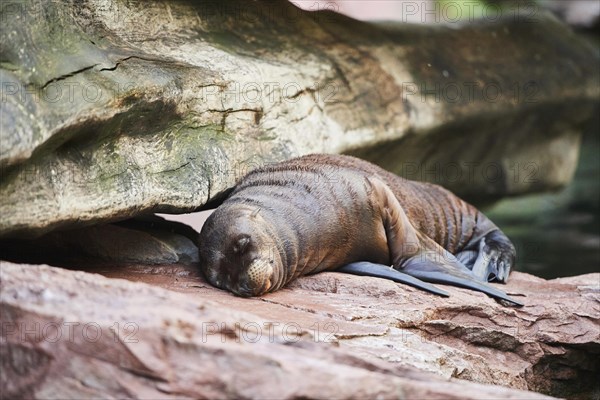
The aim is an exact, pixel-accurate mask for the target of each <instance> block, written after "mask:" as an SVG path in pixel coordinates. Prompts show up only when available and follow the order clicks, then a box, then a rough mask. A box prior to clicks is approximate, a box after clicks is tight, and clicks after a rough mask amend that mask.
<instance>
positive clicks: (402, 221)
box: [367, 178, 523, 306]
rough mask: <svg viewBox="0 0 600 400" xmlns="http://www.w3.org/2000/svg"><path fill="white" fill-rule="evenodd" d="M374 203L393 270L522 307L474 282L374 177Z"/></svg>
mask: <svg viewBox="0 0 600 400" xmlns="http://www.w3.org/2000/svg"><path fill="white" fill-rule="evenodd" d="M367 181H368V182H369V184H370V185H371V188H372V190H373V192H372V195H373V196H374V203H376V204H378V205H379V206H380V207H381V213H382V217H383V225H384V229H385V233H386V237H387V242H388V248H389V251H390V256H391V260H392V263H393V265H394V268H395V269H397V270H399V271H402V272H404V273H406V274H408V275H412V276H414V277H415V278H418V279H421V280H423V281H426V282H433V283H445V284H449V285H454V286H459V287H464V288H467V289H472V290H476V291H479V292H483V293H486V294H487V295H489V296H492V297H494V298H498V299H502V300H506V301H508V302H511V303H513V304H516V305H519V306H522V305H523V304H521V303H519V302H518V301H516V300H513V299H511V298H510V297H508V295H507V294H506V293H504V292H502V291H501V290H498V289H496V288H494V287H491V286H488V285H486V284H485V283H483V282H481V281H480V280H478V279H477V277H476V276H475V275H474V274H473V273H472V272H471V270H469V269H468V268H467V267H465V266H464V265H462V264H461V263H460V262H459V261H458V260H457V259H456V257H454V256H453V255H452V254H450V253H449V252H448V251H446V250H445V249H444V248H443V247H442V246H440V245H439V244H437V243H436V242H435V241H434V240H433V239H431V238H429V237H428V236H426V235H424V234H423V233H421V232H419V231H418V230H416V229H415V228H414V226H413V225H412V224H411V222H410V220H409V219H408V216H407V215H406V213H405V212H404V210H403V209H402V207H401V206H400V203H399V202H398V199H397V198H396V197H395V196H394V194H393V193H392V191H391V190H390V188H389V187H388V186H387V185H386V184H385V183H383V182H382V181H380V180H379V179H377V178H367Z"/></svg>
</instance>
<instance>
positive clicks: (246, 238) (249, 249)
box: [199, 204, 285, 297]
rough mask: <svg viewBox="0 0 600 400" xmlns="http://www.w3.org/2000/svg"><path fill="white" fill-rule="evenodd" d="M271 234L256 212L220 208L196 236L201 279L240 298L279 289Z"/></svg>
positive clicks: (281, 277)
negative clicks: (197, 238)
mask: <svg viewBox="0 0 600 400" xmlns="http://www.w3.org/2000/svg"><path fill="white" fill-rule="evenodd" d="M273 232H275V230H274V229H273V226H272V225H271V224H270V223H269V222H268V221H267V220H266V219H265V218H263V216H262V213H261V209H260V208H257V207H253V206H249V205H246V204H233V205H222V206H221V207H219V208H218V209H217V210H216V211H215V212H214V213H213V214H211V215H210V217H209V218H208V219H207V220H206V223H205V224H204V226H203V227H202V231H201V232H200V237H199V248H200V264H201V267H200V268H201V269H202V272H203V273H204V276H205V277H206V278H207V279H208V281H209V282H210V283H211V284H212V285H214V286H216V287H218V288H221V289H226V290H229V291H231V292H233V293H235V294H237V295H239V296H243V297H250V296H259V295H261V294H264V293H267V292H270V291H273V290H277V289H279V288H280V287H281V286H283V284H284V275H285V274H284V269H283V263H282V258H281V256H280V253H279V251H278V250H277V246H276V244H275V239H274V235H273Z"/></svg>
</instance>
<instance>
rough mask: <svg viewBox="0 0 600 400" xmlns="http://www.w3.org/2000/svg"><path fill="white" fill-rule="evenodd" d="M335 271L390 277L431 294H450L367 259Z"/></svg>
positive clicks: (445, 295)
mask: <svg viewBox="0 0 600 400" xmlns="http://www.w3.org/2000/svg"><path fill="white" fill-rule="evenodd" d="M335 271H336V272H343V273H346V274H352V275H360V276H373V277H376V278H384V279H390V280H392V281H394V282H398V283H405V284H407V285H410V286H413V287H416V288H418V289H422V290H425V291H427V292H430V293H433V294H438V295H440V296H444V297H449V296H450V294H449V293H448V292H446V291H445V290H442V289H440V288H438V287H435V286H433V285H431V284H429V283H427V282H423V281H422V280H420V279H417V278H415V277H413V276H411V275H408V274H405V273H402V272H400V271H396V270H395V269H393V268H390V267H387V266H385V265H382V264H374V263H371V262H367V261H360V262H354V263H351V264H347V265H344V266H343V267H341V268H338V269H336V270H335Z"/></svg>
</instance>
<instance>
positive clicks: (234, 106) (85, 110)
mask: <svg viewBox="0 0 600 400" xmlns="http://www.w3.org/2000/svg"><path fill="white" fill-rule="evenodd" d="M2 17H3V21H2V24H0V43H2V45H1V48H0V49H1V52H2V53H1V54H2V61H1V63H0V80H1V81H2V101H1V102H0V108H1V109H0V112H1V114H2V119H1V121H0V124H1V126H0V142H1V143H2V146H1V149H0V165H1V166H2V168H3V170H2V179H1V180H0V211H1V214H2V219H0V236H13V235H30V236H32V235H39V234H42V233H44V232H47V231H49V230H52V229H55V228H58V227H73V226H82V225H86V224H87V225H89V224H95V223H98V222H107V221H110V220H120V219H125V218H128V217H131V216H134V215H138V214H139V213H142V212H148V211H161V212H172V213H176V212H185V211H190V210H194V209H197V208H198V207H200V206H202V205H203V204H205V203H206V202H208V201H210V200H212V199H214V198H215V196H217V195H218V194H220V193H222V192H223V191H224V190H226V189H227V188H229V187H231V185H232V184H233V182H234V181H235V178H236V177H239V176H241V175H242V174H244V173H245V172H247V171H248V170H249V169H251V168H254V167H256V166H258V165H260V164H264V163H268V162H273V161H279V160H282V159H285V158H289V157H292V156H295V155H300V154H305V153H309V152H353V153H355V154H359V155H361V156H363V157H366V158H370V159H371V160H374V161H378V162H379V163H381V164H382V165H383V166H384V167H386V168H388V169H391V170H393V171H395V172H398V173H402V174H404V175H405V176H407V177H409V178H415V179H424V180H433V181H436V182H439V183H443V184H445V185H446V186H448V187H450V188H451V189H453V190H454V191H456V192H457V193H458V194H459V195H468V196H471V197H484V198H485V197H498V196H504V195H509V194H519V193H526V192H531V191H537V190H542V189H549V188H556V187H559V186H561V185H563V184H565V183H566V182H568V181H569V179H570V177H571V175H572V173H573V171H574V168H575V165H576V160H577V153H578V145H579V137H580V127H581V126H582V124H583V123H584V122H585V121H586V120H587V119H588V118H589V116H590V115H591V114H593V112H594V110H593V107H594V105H595V104H597V101H598V97H599V95H600V89H599V85H598V74H597V70H598V65H599V61H598V56H597V52H595V51H594V50H593V48H591V47H590V46H588V45H587V44H586V43H584V42H582V41H581V40H580V39H579V38H578V37H577V36H575V35H574V34H573V33H572V32H571V31H570V30H569V29H568V28H567V27H565V26H563V25H562V24H561V23H560V22H558V21H557V20H555V19H552V18H550V17H548V16H546V15H544V14H542V13H539V14H536V15H534V16H528V15H511V16H508V17H507V18H504V19H499V20H497V21H494V22H492V23H485V24H471V25H466V26H461V27H418V26H410V25H389V24H379V25H377V24H368V23H364V22H358V21H354V20H351V19H349V18H347V17H344V16H341V15H338V14H335V13H330V12H315V13H310V12H307V11H302V10H300V9H298V8H296V7H295V6H294V5H292V4H291V3H289V2H286V1H271V2H268V1H264V2H247V1H242V0H234V1H227V2H172V1H166V0H163V1H153V2H131V1H125V0H114V1H110V2H106V1H101V0H87V1H77V2H75V1H67V2H38V1H34V0H30V1H22V2H17V1H15V2H8V3H3V4H2Z"/></svg>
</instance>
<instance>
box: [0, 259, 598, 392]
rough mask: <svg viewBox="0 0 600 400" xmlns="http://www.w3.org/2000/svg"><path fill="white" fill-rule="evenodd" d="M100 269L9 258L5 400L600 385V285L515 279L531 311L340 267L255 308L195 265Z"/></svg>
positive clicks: (593, 278)
mask: <svg viewBox="0 0 600 400" xmlns="http://www.w3.org/2000/svg"><path fill="white" fill-rule="evenodd" d="M88 271H89V272H82V271H70V270H65V269H61V268H56V267H48V266H40V265H37V266H36V265H18V264H11V263H7V262H3V263H2V265H1V269H0V313H1V315H2V330H1V336H0V355H1V360H2V375H1V377H2V379H1V380H0V385H1V387H0V389H1V390H2V394H3V396H7V398H9V397H10V398H92V397H94V398H99V397H102V398H112V397H114V398H117V397H119V398H121V397H127V398H257V399H259V398H284V399H298V398H339V399H346V398H355V399H362V398H414V399H423V398H428V399H454V398H456V399H458V398H460V399H480V398H494V399H509V398H510V399H523V398H527V399H537V398H544V396H542V395H540V394H537V393H533V392H525V391H524V390H534V391H541V392H544V393H547V394H551V395H555V396H560V397H564V396H567V397H571V398H582V399H583V398H591V397H593V396H597V394H598V393H599V389H600V388H599V387H598V381H597V379H596V378H597V376H598V372H599V370H600V365H599V360H600V357H598V356H599V353H600V332H599V329H598V326H599V325H598V324H599V322H600V312H599V311H598V302H599V301H600V287H599V285H600V274H593V275H588V276H581V277H576V278H565V279H557V280H552V281H545V280H543V279H539V278H535V277H533V276H531V275H527V274H522V273H515V274H514V275H513V276H512V279H511V282H510V283H509V284H508V285H507V286H506V287H505V289H506V290H507V291H508V292H509V293H510V294H511V295H512V296H515V297H516V296H519V297H518V298H519V299H521V300H522V301H523V302H524V303H525V306H524V307H523V308H511V307H505V306H502V305H500V304H498V303H496V302H495V301H494V300H492V299H490V298H488V297H486V296H485V295H483V294H481V293H476V292H472V291H467V290H463V289H457V288H451V287H447V288H446V289H447V290H448V291H449V292H450V293H451V297H450V298H439V297H436V296H433V295H431V294H428V293H425V292H422V291H418V290H416V289H413V288H411V287H408V286H404V285H398V284H395V283H393V282H390V281H386V280H381V279H377V278H366V277H357V276H350V275H344V274H338V273H331V272H330V273H322V274H318V275H315V276H310V277H302V278H300V279H298V280H297V281H295V282H293V283H292V284H291V285H289V286H288V287H287V288H285V289H282V290H280V291H278V292H275V293H271V294H268V295H265V296H263V297H261V298H250V299H243V298H238V297H234V296H233V295H231V294H230V293H227V292H224V291H221V290H218V289H215V288H213V287H211V286H210V285H208V284H207V283H206V282H205V281H204V280H203V279H202V278H200V277H199V276H198V272H197V269H196V268H194V267H184V266H181V265H176V266H163V267H148V266H135V265H134V266H130V267H127V268H115V266H114V265H105V266H103V267H96V268H93V269H92V268H89V267H88ZM91 272H97V273H100V274H102V275H104V276H100V275H98V274H94V273H91ZM119 278H124V279H126V280H124V279H119ZM131 281H136V282H131Z"/></svg>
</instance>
